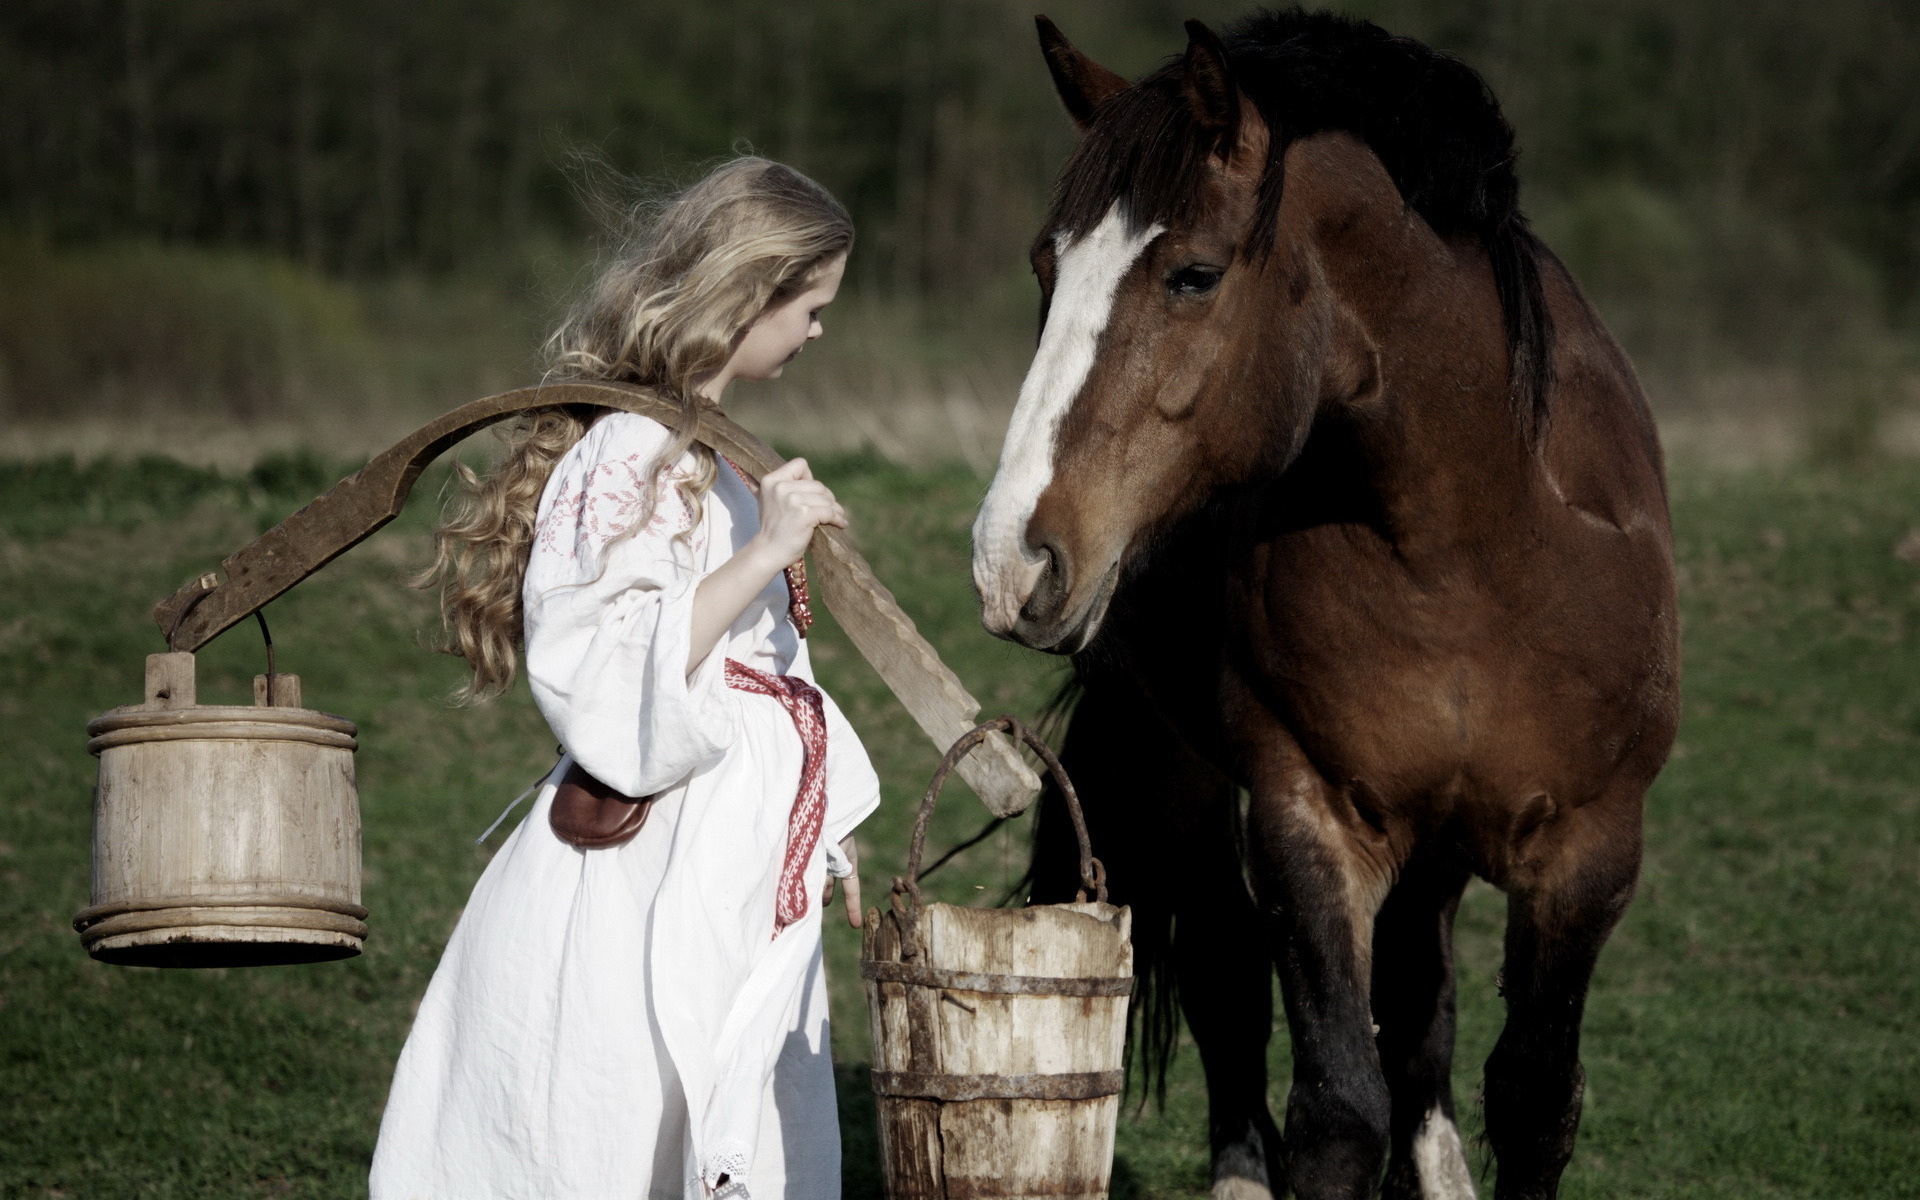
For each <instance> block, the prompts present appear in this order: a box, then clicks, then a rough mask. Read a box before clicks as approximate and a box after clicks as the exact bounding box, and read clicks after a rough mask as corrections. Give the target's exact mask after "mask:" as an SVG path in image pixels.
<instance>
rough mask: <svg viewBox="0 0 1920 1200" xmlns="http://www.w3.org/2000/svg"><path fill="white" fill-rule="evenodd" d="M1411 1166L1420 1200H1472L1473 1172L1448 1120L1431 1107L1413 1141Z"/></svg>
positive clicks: (1437, 1109)
mask: <svg viewBox="0 0 1920 1200" xmlns="http://www.w3.org/2000/svg"><path fill="white" fill-rule="evenodd" d="M1413 1166H1414V1170H1415V1171H1416V1172H1418V1174H1419V1178H1420V1196H1421V1200H1475V1197H1474V1190H1473V1172H1472V1171H1471V1170H1469V1169H1468V1167H1467V1152H1466V1148H1465V1147H1464V1146H1462V1145H1461V1144H1460V1131H1459V1129H1457V1128H1455V1126H1454V1124H1453V1120H1452V1118H1450V1117H1448V1116H1447V1114H1446V1113H1444V1112H1442V1111H1440V1106H1439V1105H1437V1104H1436V1105H1434V1106H1433V1108H1432V1109H1430V1110H1429V1111H1428V1112H1427V1117H1426V1120H1424V1121H1422V1122H1421V1123H1420V1132H1419V1134H1417V1135H1416V1136H1415V1137H1414V1139H1413Z"/></svg>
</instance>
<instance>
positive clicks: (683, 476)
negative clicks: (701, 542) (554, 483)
mask: <svg viewBox="0 0 1920 1200" xmlns="http://www.w3.org/2000/svg"><path fill="white" fill-rule="evenodd" d="M648 461H649V459H648V456H645V455H641V454H629V455H627V456H626V457H625V458H622V459H612V460H609V461H606V462H600V463H595V464H594V466H593V467H592V469H590V470H589V471H588V472H587V474H586V477H585V478H584V479H582V480H581V481H580V486H579V487H578V488H573V487H568V486H565V485H564V484H563V485H562V487H561V488H560V490H559V491H558V492H557V493H556V494H555V495H554V498H553V504H552V505H551V506H550V507H549V508H548V509H547V515H546V517H545V518H544V519H543V520H542V521H541V522H540V527H539V529H538V530H536V531H535V536H536V537H537V538H538V539H539V541H540V544H541V545H542V546H544V547H545V548H546V549H548V550H550V551H552V552H554V553H556V554H562V555H565V556H566V557H568V558H577V557H579V555H580V553H581V551H583V550H597V549H599V548H600V547H601V546H604V545H606V544H607V543H608V542H610V541H612V540H613V539H614V538H616V537H619V536H620V535H621V534H623V533H625V532H626V531H627V530H628V528H630V527H631V526H632V525H633V524H634V522H636V521H638V520H639V519H640V515H641V514H642V513H645V512H647V480H646V468H647V464H648ZM691 478H693V473H692V472H691V471H688V470H685V469H682V468H680V467H669V468H666V469H664V470H662V471H661V472H660V477H659V479H658V480H657V481H655V484H654V491H653V511H652V512H651V513H648V515H647V526H646V529H644V530H642V531H641V532H644V533H673V534H677V533H680V532H681V531H683V530H687V529H691V528H692V526H693V510H692V509H691V508H689V507H688V506H687V503H686V500H685V499H684V498H683V497H682V496H681V495H680V488H679V486H678V485H679V484H681V483H684V482H685V481H687V480H688V479H691Z"/></svg>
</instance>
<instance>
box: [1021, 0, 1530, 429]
mask: <svg viewBox="0 0 1920 1200" xmlns="http://www.w3.org/2000/svg"><path fill="white" fill-rule="evenodd" d="M1221 41H1222V42H1223V43H1224V44H1225V45H1226V48H1227V57H1228V60H1229V62H1230V63H1231V65H1232V69H1233V73H1234V79H1235V82H1236V83H1238V84H1239V86H1240V88H1241V90H1242V91H1244V92H1245V93H1246V94H1247V96H1248V97H1249V98H1250V99H1251V100H1252V101H1253V103H1254V105H1255V106H1256V107H1258V108H1259V110H1260V113H1261V115H1262V116H1263V117H1264V118H1265V119H1266V122H1267V125H1268V126H1269V128H1270V129H1271V130H1272V151H1271V157H1270V159H1269V161H1268V165H1267V171H1266V174H1265V176H1264V178H1263V179H1262V181H1261V184H1260V197H1259V209H1258V216H1257V217H1256V219H1255V228H1254V236H1253V239H1252V246H1251V249H1252V250H1253V252H1254V253H1255V254H1264V253H1266V252H1267V251H1268V250H1270V249H1271V248H1272V246H1273V242H1274V238H1275V233H1276V225H1277V223H1278V220H1279V210H1280V196H1281V188H1282V185H1283V182H1284V179H1283V174H1284V173H1283V171H1282V170H1281V163H1282V161H1283V159H1284V156H1285V154H1286V150H1287V146H1288V144H1289V143H1290V142H1291V141H1292V140H1293V139H1295V138H1300V137H1306V136H1309V135H1311V134H1315V133H1321V132H1326V131H1330V130H1339V131H1343V132H1346V133H1349V134H1352V135H1353V136H1354V137H1356V138H1358V139H1359V140H1360V141H1362V142H1364V143H1365V144H1366V145H1367V146H1368V147H1369V148H1371V149H1372V151H1373V152H1374V154H1375V155H1376V156H1378V157H1379V159H1380V161H1381V163H1382V164H1383V165H1384V166H1385V167H1386V169H1387V173H1388V174H1389V175H1390V176H1392V178H1393V182H1394V184H1395V186H1396V187H1398V188H1399V189H1400V195H1401V198H1402V199H1404V200H1405V201H1406V203H1407V204H1408V205H1410V206H1411V207H1412V208H1413V209H1414V211H1416V212H1418V213H1419V214H1420V215H1421V217H1423V218H1425V220H1426V222H1427V224H1429V225H1431V226H1432V227H1433V229H1434V231H1435V232H1436V233H1439V234H1441V235H1442V236H1452V235H1469V236H1474V237H1477V238H1479V240H1480V242H1481V244H1482V245H1483V246H1485V247H1486V251H1487V256H1488V258H1489V259H1490V260H1491V262H1492V265H1493V277H1494V284H1495V286H1496V288H1497V289H1498V292H1499V296H1500V306H1501V309H1502V312H1503V315H1504V318H1505V325H1506V335H1507V350H1508V356H1509V368H1510V370H1509V374H1510V378H1511V379H1512V394H1513V401H1514V410H1515V415H1516V417H1517V418H1518V419H1519V421H1520V423H1521V426H1522V428H1523V431H1524V432H1525V433H1526V434H1527V436H1528V437H1529V439H1530V440H1531V439H1534V438H1537V437H1538V435H1539V433H1540V432H1541V431H1542V430H1543V429H1544V428H1545V424H1546V419H1547V396H1548V392H1549V391H1550V390H1551V387H1552V382H1553V380H1552V343H1553V326H1552V323H1551V320H1550V318H1549V317H1548V314H1547V306H1546V300H1545V297H1544V296H1543V294H1542V292H1541V285H1540V268H1539V259H1540V255H1541V254H1542V253H1544V247H1542V246H1541V244H1540V242H1539V240H1538V239H1536V238H1535V237H1534V236H1533V233H1532V232H1531V231H1530V230H1529V229H1528V228H1527V223H1526V219H1525V218H1524V217H1522V216H1521V214H1520V207H1519V196H1520V181H1519V178H1518V176H1516V175H1515V173H1514V169H1513V164H1514V157H1515V151H1514V145H1513V127H1512V126H1510V125H1508V124H1507V121H1506V118H1505V117H1503V116H1502V115H1501V114H1500V104H1499V102H1498V101H1497V100H1495V99H1494V96H1493V92H1492V91H1491V89H1489V88H1488V87H1487V84H1486V81H1485V80H1483V79H1482V78H1481V77H1480V75H1479V74H1478V73H1477V72H1476V71H1474V70H1473V68H1471V67H1469V66H1467V65H1466V64H1465V63H1463V62H1461V61H1460V60H1459V59H1456V58H1454V57H1452V56H1451V55H1448V54H1443V53H1441V52H1440V51H1437V50H1434V49H1432V48H1431V47H1428V46H1426V45H1424V44H1422V43H1420V42H1417V41H1414V40H1413V39H1412V38H1406V37H1396V36H1394V35H1392V34H1389V33H1388V32H1387V31H1386V30H1384V29H1381V28H1380V27H1379V26H1377V25H1374V24H1373V23H1371V22H1369V21H1363V20H1358V19H1354V18H1350V17H1342V16H1336V15H1334V14H1332V13H1323V12H1305V11H1302V10H1301V9H1298V8H1293V9H1287V10H1283V11H1270V10H1267V11H1260V12H1256V13H1254V14H1253V15H1251V16H1248V17H1245V18H1242V19H1241V20H1239V21H1236V22H1235V23H1233V24H1232V25H1230V26H1228V27H1227V28H1226V29H1224V30H1222V31H1221ZM1181 79H1182V66H1181V60H1180V59H1179V58H1175V59H1172V60H1170V61H1169V62H1168V63H1167V64H1166V65H1165V66H1163V67H1161V68H1160V69H1159V70H1157V71H1155V72H1154V73H1153V74H1151V75H1149V76H1147V77H1146V78H1145V79H1143V80H1141V81H1140V82H1139V83H1138V84H1136V85H1135V86H1134V87H1131V88H1129V89H1127V90H1126V91H1124V92H1120V93H1118V94H1117V95H1115V96H1114V97H1113V98H1112V99H1110V100H1109V101H1107V102H1106V103H1105V104H1103V105H1102V106H1101V107H1100V109H1099V110H1098V113H1097V115H1096V117H1095V119H1094V123H1093V127H1092V128H1091V130H1090V131H1089V132H1088V134H1087V136H1086V137H1085V138H1083V139H1082V140H1081V143H1080V146H1079V147H1078V149H1076V150H1075V152H1074V154H1073V156H1072V158H1070V159H1069V160H1068V162H1067V166H1066V169H1065V170H1064V172H1063V173H1062V175H1061V178H1060V183H1059V187H1058V189H1057V191H1056V193H1055V196H1054V203H1053V212H1052V214H1051V219H1050V220H1049V222H1048V227H1049V228H1064V229H1066V230H1068V231H1071V232H1074V233H1081V232H1084V231H1086V230H1088V229H1091V228H1092V227H1093V226H1094V225H1096V224H1098V223H1099V221H1100V219H1101V218H1102V217H1104V216H1105V215H1106V213H1107V211H1108V209H1110V208H1111V207H1112V206H1113V204H1114V202H1115V201H1123V202H1124V206H1125V209H1126V212H1127V216H1128V220H1129V222H1130V223H1131V224H1132V225H1133V226H1134V228H1135V229H1136V230H1137V229H1141V228H1144V227H1146V226H1148V225H1151V224H1155V223H1161V224H1165V225H1169V226H1174V227H1178V226H1180V225H1183V224H1186V223H1189V222H1190V221H1192V220H1193V219H1194V218H1195V216H1197V213H1196V211H1195V209H1196V208H1197V206H1198V204H1199V201H1200V182H1201V179H1202V170H1201V168H1202V166H1203V164H1204V162H1205V159H1206V156H1207V154H1208V153H1209V150H1210V146H1209V145H1208V144H1207V140H1206V138H1205V137H1204V135H1203V134H1202V132H1201V130H1200V128H1199V126H1198V125H1197V123H1196V122H1195V120H1194V118H1193V116H1192V114H1191V112H1190V110H1189V109H1188V107H1187V104H1186V103H1185V100H1184V98H1183V96H1182V93H1181Z"/></svg>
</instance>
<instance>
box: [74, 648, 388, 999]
mask: <svg viewBox="0 0 1920 1200" xmlns="http://www.w3.org/2000/svg"><path fill="white" fill-rule="evenodd" d="M276 683H277V684H280V685H282V687H284V695H285V697H286V698H293V697H297V696H298V695H299V682H298V679H297V677H295V676H290V675H283V676H280V677H279V678H278V679H277V680H276ZM279 691H280V689H276V693H277V694H276V697H275V699H276V700H278V699H281V698H282V696H281V695H280V694H279ZM195 698H196V697H195V688H194V680H193V656H192V655H190V654H156V655H153V656H151V658H150V659H149V660H148V670H147V700H146V703H144V704H141V705H133V706H129V707H126V708H119V709H115V710H114V711H113V712H110V713H107V714H105V715H104V716H101V717H99V718H97V719H95V720H94V721H93V722H91V723H90V724H89V725H88V733H89V734H91V735H92V741H91V743H90V745H89V748H90V749H91V750H92V751H93V752H94V753H95V754H98V755H99V756H100V781H99V786H98V787H97V788H96V789H95V793H94V847H93V849H94V853H93V888H92V893H93V894H92V903H91V904H90V905H89V907H88V908H87V909H85V910H84V911H82V912H81V913H80V914H78V916H77V917H76V918H75V921H74V926H75V929H76V931H77V932H79V934H80V937H81V941H82V942H83V943H84V944H85V945H86V947H87V950H88V952H89V953H91V954H92V955H93V956H94V957H96V958H100V959H103V960H105V961H108V962H115V963H123V964H129V965H141V966H244V965H253V964H262V963H283V962H313V961H324V960H326V959H331V958H344V957H347V956H350V955H353V954H357V953H359V952H360V948H361V944H362V941H363V939H364V938H365V937H366V933H367V927H366V924H365V918H366V915H367V911H366V909H364V908H362V907H361V906H360V816H359V806H358V802H357V797H356V794H355V790H354V771H353V753H354V747H355V741H354V734H355V732H356V731H355V729H354V726H353V723H352V722H351V721H347V720H345V719H344V718H341V717H336V716H332V715H330V714H327V713H320V712H315V711H312V710H310V709H303V708H291V707H286V706H284V705H276V706H273V707H264V706H243V705H224V706H205V705H197V704H195V703H194V700H195Z"/></svg>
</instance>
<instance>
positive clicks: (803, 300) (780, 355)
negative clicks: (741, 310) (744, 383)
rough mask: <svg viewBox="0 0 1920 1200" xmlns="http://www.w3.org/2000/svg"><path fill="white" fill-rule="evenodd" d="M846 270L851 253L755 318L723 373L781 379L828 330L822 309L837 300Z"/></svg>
mask: <svg viewBox="0 0 1920 1200" xmlns="http://www.w3.org/2000/svg"><path fill="white" fill-rule="evenodd" d="M846 272H847V256H846V255H844V254H842V255H841V256H840V257H838V258H836V259H833V260H832V261H830V262H828V263H827V264H826V265H825V266H822V267H821V268H820V270H819V271H818V272H817V273H816V274H815V275H814V277H813V281H812V282H811V283H809V284H808V285H807V289H806V290H805V291H803V292H801V293H799V294H798V295H796V296H793V297H790V298H789V299H787V300H784V301H781V302H780V303H778V304H774V305H771V306H770V307H768V309H767V310H766V311H765V312H763V313H761V314H760V315H759V316H758V317H755V318H754V321H753V324H751V325H749V326H747V332H746V333H745V335H743V336H742V337H741V339H740V344H739V345H738V346H736V347H734V351H733V357H732V358H730V359H728V360H727V365H726V367H725V369H724V370H723V371H722V374H723V375H725V376H726V377H727V378H729V379H778V378H779V377H780V372H781V371H782V370H783V369H784V368H785V367H786V365H787V364H788V363H790V362H792V361H793V360H794V358H795V356H797V355H798V354H799V353H800V351H801V350H802V349H804V348H805V347H806V344H807V343H808V342H810V341H812V340H813V339H814V338H817V337H819V336H820V335H821V334H822V333H825V332H826V330H824V329H823V328H821V326H820V310H821V309H823V308H825V307H826V306H827V305H829V304H832V303H833V298H834V297H835V296H836V295H838V294H839V292H840V278H841V276H843V275H845V274H846Z"/></svg>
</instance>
